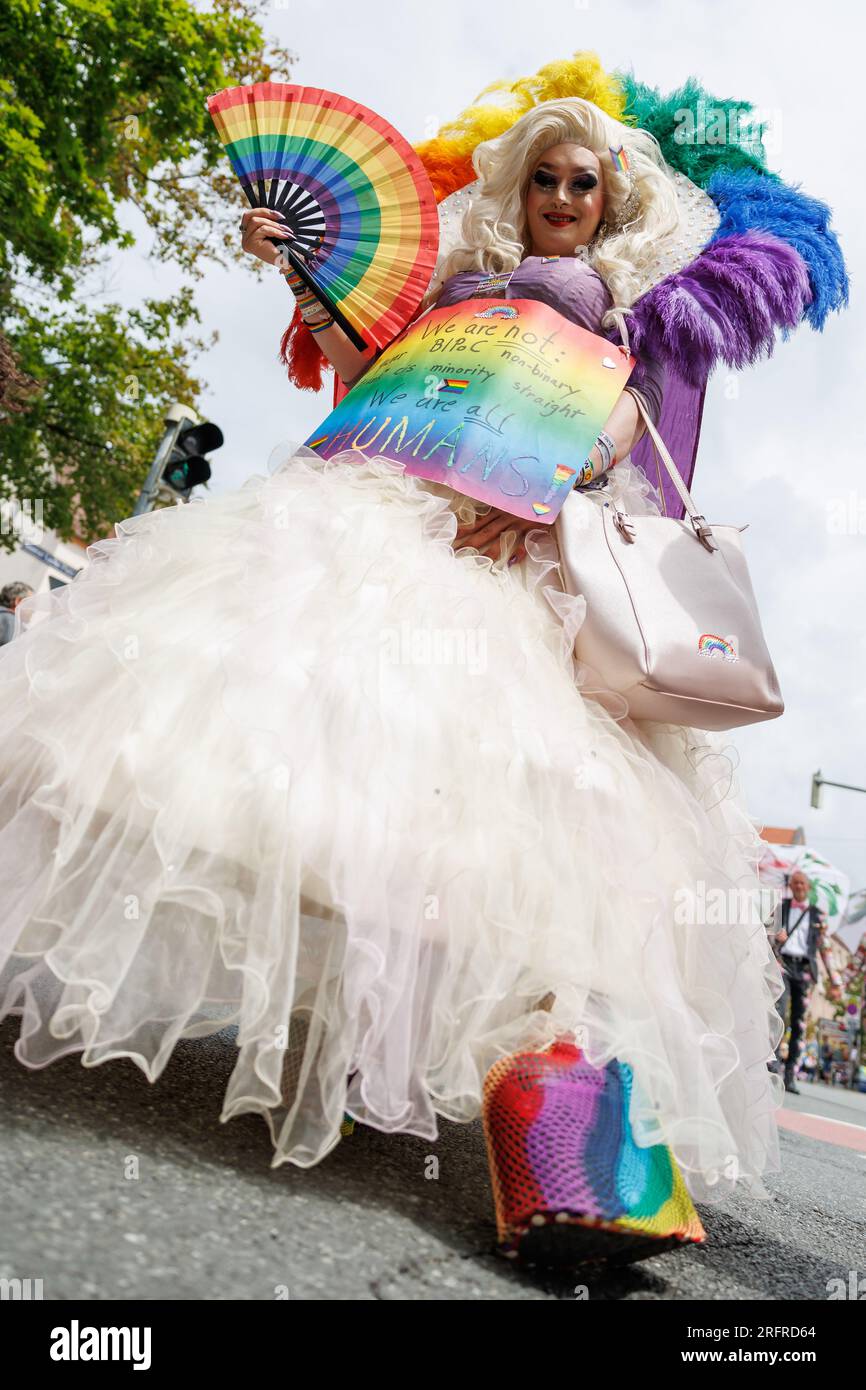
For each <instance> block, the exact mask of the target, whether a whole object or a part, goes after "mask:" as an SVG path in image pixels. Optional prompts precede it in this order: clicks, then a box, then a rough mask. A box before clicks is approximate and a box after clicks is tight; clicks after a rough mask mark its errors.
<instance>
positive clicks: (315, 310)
mask: <svg viewBox="0 0 866 1390" xmlns="http://www.w3.org/2000/svg"><path fill="white" fill-rule="evenodd" d="M282 273H283V278H284V280H285V281H286V284H287V285H288V287H289V289H290V290H291V291H292V294H293V295H294V296H295V299H296V300H297V304H298V308H299V309H300V311H301V318H302V319H303V320H304V323H305V324H306V325H307V327H308V328H310V327H312V325H313V324H314V323H321V325H322V327H323V328H327V327H328V325H329V324H331V323H333V322H334V320H333V318H332V317H331V316H330V314H328V311H327V309H326V308H325V306H324V305H323V304H322V303H321V301H320V300H318V299H317V298H316V296H315V294H314V293H313V291H312V290H311V289H310V288H309V286H308V285H307V284H306V283H305V282H304V281H303V280H302V279H301V277H300V275H299V274H298V273H297V271H296V270H295V268H294V266H292V267H290V269H289V270H284V271H283V272H282ZM322 314H324V315H325V320H326V321H323V320H322V317H321V316H322Z"/></svg>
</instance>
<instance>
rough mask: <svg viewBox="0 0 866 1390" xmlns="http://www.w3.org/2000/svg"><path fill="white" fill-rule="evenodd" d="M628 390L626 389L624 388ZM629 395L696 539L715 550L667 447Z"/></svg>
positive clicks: (637, 395)
mask: <svg viewBox="0 0 866 1390" xmlns="http://www.w3.org/2000/svg"><path fill="white" fill-rule="evenodd" d="M626 389H628V388H626ZM629 395H630V396H631V398H632V400H633V401H635V403H636V405H637V408H638V410H639V411H640V413H641V415H642V416H643V418H644V421H645V423H646V427H647V432H648V434H649V437H650V440H651V442H652V446H653V449H654V451H655V455H656V458H657V459H658V458H659V457H660V458H661V461H662V463H663V464H664V466H665V468H666V469H667V471H668V476H669V477H670V480H671V482H672V483H673V485H674V487H675V488H676V490H677V492H678V493H679V497H680V501H681V502H682V504H683V506H684V507H685V509H686V515H687V516H688V518H689V521H690V522H691V523H692V528H693V530H694V532H695V535H696V536H697V537H698V539H699V540H700V541H701V542H702V543H703V544H704V545H705V546H706V547H707V549H708V550H717V549H718V546H717V545H716V542H715V541H714V540H713V528H712V527H711V526H710V524H709V522H708V521H707V519H706V517H705V516H704V514H703V513H702V512H699V511H698V509H697V507H696V506H695V504H694V502H693V500H692V495H691V493H690V492H689V490H688V488H687V487H686V485H685V483H684V482H683V479H682V474H681V473H680V471H679V469H678V468H677V466H676V464H675V463H674V461H673V459H672V458H671V456H670V454H669V453H668V450H667V446H666V444H665V442H664V440H663V439H662V437H661V435H660V434H659V432H658V430H657V429H656V427H655V425H654V424H653V422H652V420H651V419H650V417H649V412H648V410H647V408H646V406H645V405H644V403H643V400H642V399H641V396H640V393H639V392H638V391H636V390H629Z"/></svg>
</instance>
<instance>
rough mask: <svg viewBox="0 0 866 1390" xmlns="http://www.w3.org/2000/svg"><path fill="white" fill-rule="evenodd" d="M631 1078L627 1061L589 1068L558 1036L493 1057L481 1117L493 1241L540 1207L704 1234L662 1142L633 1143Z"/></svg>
mask: <svg viewBox="0 0 866 1390" xmlns="http://www.w3.org/2000/svg"><path fill="white" fill-rule="evenodd" d="M633 1079H634V1078H633V1073H632V1069H631V1067H630V1066H629V1065H628V1064H627V1063H625V1062H619V1061H617V1060H616V1059H614V1060H612V1061H610V1062H608V1064H607V1066H605V1067H603V1068H597V1067H593V1066H592V1065H591V1064H590V1063H589V1062H588V1061H587V1059H586V1057H585V1056H584V1054H583V1052H582V1051H581V1049H580V1048H578V1047H576V1046H574V1045H573V1044H571V1043H566V1042H556V1043H554V1044H553V1046H552V1047H550V1048H548V1049H547V1050H546V1051H545V1052H524V1053H517V1054H514V1055H512V1056H510V1057H504V1058H503V1059H502V1061H500V1062H496V1063H494V1065H493V1066H492V1067H491V1069H490V1071H489V1072H488V1073H487V1076H486V1077H485V1081H484V1097H483V1110H482V1116H483V1120H484V1128H485V1134H486V1136H487V1141H488V1147H489V1151H490V1154H491V1173H492V1177H493V1189H494V1200H495V1204H496V1219H497V1227H498V1231H499V1237H500V1240H501V1241H503V1242H509V1241H511V1240H514V1239H515V1238H516V1237H518V1236H519V1235H520V1234H522V1233H523V1232H525V1231H526V1230H527V1229H528V1228H529V1226H530V1224H532V1223H533V1221H534V1218H535V1219H537V1218H538V1216H539V1214H542V1215H544V1214H546V1213H550V1214H552V1215H553V1216H554V1219H563V1218H564V1217H566V1216H567V1217H570V1218H574V1219H575V1220H576V1221H577V1222H578V1223H579V1224H586V1225H596V1226H606V1227H608V1228H612V1229H616V1230H627V1231H630V1232H642V1233H644V1234H646V1235H649V1236H658V1237H660V1238H662V1237H671V1236H675V1237H677V1238H678V1239H680V1240H684V1241H702V1240H703V1239H705V1234H704V1229H703V1226H702V1225H701V1221H700V1218H699V1216H698V1214H697V1212H696V1211H695V1208H694V1206H693V1204H692V1200H691V1197H690V1196H689V1193H688V1190H687V1188H686V1185H685V1182H684V1180H683V1177H682V1174H681V1173H680V1171H679V1168H678V1166H677V1163H676V1160H675V1159H674V1156H673V1154H672V1152H671V1150H670V1148H669V1147H668V1146H667V1145H666V1144H655V1145H653V1146H652V1147H651V1148H639V1147H638V1145H637V1144H636V1143H635V1142H634V1139H633V1138H632V1133H631V1125H630V1122H629V1107H630V1103H631V1093H632V1086H633Z"/></svg>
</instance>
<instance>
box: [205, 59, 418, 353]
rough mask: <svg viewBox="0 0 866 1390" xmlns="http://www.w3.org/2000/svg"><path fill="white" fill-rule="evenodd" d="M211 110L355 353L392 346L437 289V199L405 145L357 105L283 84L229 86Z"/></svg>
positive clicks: (291, 256) (241, 171)
mask: <svg viewBox="0 0 866 1390" xmlns="http://www.w3.org/2000/svg"><path fill="white" fill-rule="evenodd" d="M207 109H208V111H209V113H210V116H211V118H212V120H213V122H214V125H215V126H216V128H217V132H218V134H219V137H220V140H221V141H222V143H223V144H224V145H225V147H226V153H227V154H228V157H229V159H230V160H231V162H232V167H233V168H234V170H235V173H236V174H237V176H238V178H239V179H240V181H241V184H242V186H243V190H244V192H245V194H246V196H247V199H248V200H249V202H250V204H251V206H252V207H268V208H275V209H277V210H278V211H280V212H282V213H283V214H284V215H285V217H286V225H287V227H288V228H289V230H290V231H291V232H292V238H291V239H287V240H282V239H281V240H280V241H279V242H278V243H276V244H279V245H280V246H282V247H283V248H284V250H285V253H286V255H287V257H288V260H289V261H290V262H291V264H292V265H293V266H294V268H295V269H296V271H297V273H298V274H299V275H300V277H301V278H302V279H303V280H304V281H305V282H306V284H307V285H308V286H309V287H310V289H312V290H313V291H314V293H315V294H316V296H317V298H318V299H319V300H320V301H321V303H322V304H324V305H325V307H326V308H327V309H328V312H329V313H331V314H333V316H334V318H335V319H336V321H337V323H338V324H339V325H340V327H341V328H342V329H343V330H344V332H345V333H346V334H347V335H348V337H349V338H350V339H351V341H352V342H353V343H354V344H355V346H356V347H357V348H358V349H359V350H361V351H363V350H364V349H365V348H367V347H370V346H374V347H385V346H386V345H387V344H388V343H390V342H391V340H392V339H393V338H394V337H395V336H396V334H397V333H399V332H400V330H401V329H402V328H403V327H405V325H406V323H408V321H409V319H410V318H411V317H412V315H413V314H414V312H415V310H416V309H417V307H418V304H419V303H420V301H421V297H422V295H423V294H424V291H425V290H426V289H427V286H428V284H429V283H430V277H431V275H432V272H433V267H434V265H435V262H436V254H437V250H438V246H439V218H438V209H437V206H436V196H435V194H434V192H433V188H432V186H431V184H430V181H429V179H428V177H427V174H426V172H425V170H424V166H423V164H422V163H421V160H420V159H419V157H418V155H417V154H416V153H415V151H414V150H413V149H412V146H411V145H410V144H408V142H407V141H406V140H404V139H403V136H402V135H400V134H399V132H398V131H396V130H395V129H394V128H393V126H391V125H389V124H388V122H387V121H386V120H383V118H382V117H381V116H377V115H376V112H375V111H371V110H370V109H369V108H368V107H366V106H362V105H361V104H360V102H357V101H351V100H350V99H349V98H348V97H343V96H339V95H338V94H337V93H336V92H327V91H324V90H323V89H322V88H321V87H297V86H292V85H289V84H287V83H283V82H258V83H256V84H255V85H253V86H249V87H230V88H228V89H227V90H226V91H223V92H218V93H217V94H216V95H215V96H212V97H208V102H207Z"/></svg>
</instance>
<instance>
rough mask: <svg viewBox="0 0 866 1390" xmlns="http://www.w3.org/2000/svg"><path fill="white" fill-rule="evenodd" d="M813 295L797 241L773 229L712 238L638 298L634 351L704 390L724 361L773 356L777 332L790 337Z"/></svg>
mask: <svg viewBox="0 0 866 1390" xmlns="http://www.w3.org/2000/svg"><path fill="white" fill-rule="evenodd" d="M811 299H812V290H811V288H810V285H809V272H808V267H807V265H806V262H805V261H804V260H803V258H802V256H800V254H799V253H798V252H797V251H795V250H794V248H793V246H791V245H790V244H789V243H788V242H786V241H782V240H781V239H780V238H779V237H776V236H773V235H772V234H771V233H769V232H756V231H748V232H739V233H737V234H735V235H733V236H728V237H722V238H720V239H719V240H718V241H714V242H710V244H709V245H708V246H706V247H705V248H704V250H703V251H702V252H701V254H700V255H699V256H697V257H696V259H695V260H693V261H692V262H691V263H690V264H689V265H687V266H686V267H685V268H684V269H683V270H680V271H677V272H676V274H674V275H669V276H667V278H666V279H664V280H662V282H661V283H660V284H658V285H656V286H655V288H654V289H652V290H650V291H649V292H648V293H647V294H645V295H643V296H642V297H641V298H640V299H639V300H637V301H636V303H635V304H634V305H633V307H632V309H631V311H630V313H629V315H628V319H627V322H628V329H629V341H630V344H631V349H632V352H633V353H634V355H635V356H636V357H640V355H641V352H644V353H649V354H650V355H651V356H653V357H657V358H660V359H661V361H662V362H663V363H664V364H665V366H666V367H668V368H669V369H670V370H671V371H672V372H675V373H676V374H677V375H678V376H680V377H681V378H682V379H683V380H684V381H686V382H688V383H689V385H690V386H694V387H701V386H703V385H704V384H705V383H706V379H707V377H708V376H709V374H710V372H711V371H712V370H713V368H714V367H715V366H716V365H717V364H718V363H719V362H726V363H727V364H728V366H730V367H745V366H748V365H749V364H750V363H753V362H756V361H758V359H759V358H761V357H763V356H767V357H769V356H770V355H771V354H772V352H773V348H774V347H775V341H776V339H775V331H776V329H777V328H778V329H781V330H782V335H783V337H787V336H788V333H789V332H790V330H791V329H793V328H796V327H797V325H798V323H799V322H800V320H801V319H802V317H803V313H804V309H805V307H806V305H808V304H809V303H810V301H811Z"/></svg>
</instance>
